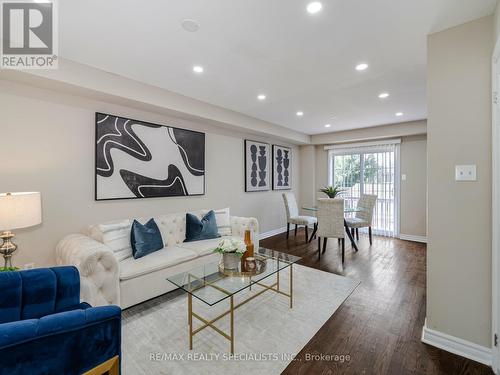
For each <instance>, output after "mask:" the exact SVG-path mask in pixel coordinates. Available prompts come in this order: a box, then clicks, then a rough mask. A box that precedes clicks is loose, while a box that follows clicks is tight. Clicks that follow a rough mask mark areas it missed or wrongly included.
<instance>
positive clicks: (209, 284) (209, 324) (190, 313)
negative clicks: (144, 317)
mask: <svg viewBox="0 0 500 375" xmlns="http://www.w3.org/2000/svg"><path fill="white" fill-rule="evenodd" d="M277 262H278V267H277V268H278V270H277V272H275V273H276V282H275V283H274V284H272V285H265V284H262V283H261V282H254V283H253V284H252V278H251V276H247V277H249V278H250V283H249V285H248V287H247V288H248V289H249V290H252V285H258V286H261V287H263V288H264V289H263V290H261V291H259V292H258V293H256V294H254V295H252V296H250V297H249V298H247V299H246V300H243V301H242V302H240V303H238V304H236V305H235V304H234V294H236V293H239V292H241V291H243V290H244V289H247V288H244V289H242V290H240V291H238V292H236V293H231V292H229V291H227V290H225V289H224V288H221V287H219V286H218V285H213V283H215V282H217V281H219V280H221V279H223V278H227V277H228V276H225V277H221V278H218V279H215V280H212V281H210V282H207V281H206V280H204V279H201V278H199V277H197V276H195V275H192V274H191V273H189V274H188V283H189V285H191V278H193V279H195V280H199V281H201V282H202V283H203V285H201V286H199V287H197V288H194V289H190V290H189V293H188V325H189V350H193V337H194V335H196V334H197V333H199V332H201V331H202V330H204V329H205V328H207V327H210V328H212V329H213V330H214V331H215V332H217V333H218V334H220V335H221V336H222V337H225V338H226V339H228V340H229V342H230V343H231V354H234V310H236V309H237V308H238V307H240V306H243V305H244V304H245V303H247V302H249V301H251V300H253V299H254V298H255V297H257V296H260V295H261V294H262V293H264V292H266V291H268V290H271V291H273V292H276V293H278V294H282V295H284V296H286V297H288V298H289V299H290V308H292V307H293V263H288V262H285V261H283V262H284V263H287V264H288V266H287V267H284V268H282V269H281V270H280V269H279V260H277ZM286 268H289V269H290V279H289V293H285V292H283V291H282V290H280V271H283V270H284V269H286ZM271 276H272V275H269V276H268V277H271ZM229 277H238V276H229ZM268 277H266V279H267V278H268ZM263 280H264V279H263ZM261 281H262V280H261ZM206 287H211V288H215V289H217V290H219V291H221V292H222V293H225V294H227V295H228V296H229V310H227V311H225V312H224V313H222V314H220V315H218V316H216V317H215V318H214V319H211V320H207V319H205V318H203V317H202V316H200V315H198V314H197V313H195V312H194V311H193V295H192V292H194V291H196V290H198V289H201V288H206ZM228 314H229V319H230V333H229V334H228V333H226V332H224V331H222V330H221V329H219V328H217V327H216V326H215V325H214V323H215V322H217V321H218V320H220V319H222V318H223V317H225V316H226V315H228ZM193 318H196V319H198V320H199V321H200V322H202V323H203V325H202V326H201V327H199V328H196V329H194V328H193Z"/></svg>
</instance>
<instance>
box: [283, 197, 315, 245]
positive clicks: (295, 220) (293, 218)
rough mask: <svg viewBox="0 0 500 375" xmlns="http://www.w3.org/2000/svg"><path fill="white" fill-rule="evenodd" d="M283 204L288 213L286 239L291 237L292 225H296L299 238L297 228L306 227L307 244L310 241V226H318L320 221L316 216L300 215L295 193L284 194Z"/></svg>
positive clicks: (295, 233)
mask: <svg viewBox="0 0 500 375" xmlns="http://www.w3.org/2000/svg"><path fill="white" fill-rule="evenodd" d="M283 202H284V203H285V211H286V238H288V237H289V235H290V224H295V232H294V235H295V236H297V226H299V225H304V226H305V232H306V243H307V241H308V239H309V231H308V229H309V225H311V224H312V225H314V226H316V225H317V222H318V220H317V219H316V218H315V217H314V216H303V215H299V208H298V206H297V200H296V199H295V195H294V194H293V193H283Z"/></svg>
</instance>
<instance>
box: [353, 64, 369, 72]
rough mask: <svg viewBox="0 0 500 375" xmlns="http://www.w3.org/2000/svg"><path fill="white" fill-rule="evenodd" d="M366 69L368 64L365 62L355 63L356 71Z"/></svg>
mask: <svg viewBox="0 0 500 375" xmlns="http://www.w3.org/2000/svg"><path fill="white" fill-rule="evenodd" d="M366 69H368V64H366V63H361V64H358V65H356V70H357V71H360V72H361V71H363V70H366Z"/></svg>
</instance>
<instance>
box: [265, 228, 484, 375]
mask: <svg viewBox="0 0 500 375" xmlns="http://www.w3.org/2000/svg"><path fill="white" fill-rule="evenodd" d="M261 246H264V247H268V248H270V249H275V250H278V251H283V252H285V253H289V254H293V255H297V256H301V257H302V258H303V259H302V260H301V261H300V262H299V264H302V265H305V266H308V267H313V268H316V269H320V270H323V271H327V272H332V273H335V274H337V275H343V276H347V277H350V278H353V279H356V280H359V281H361V285H360V286H359V287H358V288H357V290H356V291H355V292H354V293H353V294H352V295H351V297H349V299H348V300H347V301H346V302H345V303H344V304H343V305H342V306H341V307H340V308H339V309H338V310H337V311H336V312H335V314H334V315H332V317H331V318H330V319H329V320H328V321H327V322H326V323H325V324H324V325H323V327H322V328H321V329H320V330H319V331H318V332H317V333H316V335H315V336H314V337H313V338H312V339H311V340H310V341H309V342H308V343H307V345H306V346H305V347H304V348H303V349H302V351H301V352H300V353H299V355H298V357H297V360H295V361H293V362H291V363H290V365H289V366H288V367H287V368H286V369H285V371H284V372H283V374H301V375H302V374H307V375H309V374H322V375H325V374H447V375H448V374H478V375H479V374H481V375H482V374H493V372H492V371H491V369H490V368H489V367H487V366H484V365H482V364H480V363H477V362H474V361H471V360H468V359H465V358H462V357H459V356H456V355H454V354H451V353H447V352H445V351H443V350H440V349H437V348H434V347H431V346H428V345H425V344H423V343H422V342H421V341H420V336H421V334H422V327H423V325H424V319H425V304H426V289H425V288H426V246H425V244H421V243H417V242H409V241H402V240H398V239H391V238H385V237H376V236H375V237H374V241H373V245H372V246H370V244H369V241H368V237H367V236H365V235H362V234H361V233H360V241H359V252H357V253H356V252H354V251H353V249H352V248H351V246H350V244H349V243H348V242H346V254H345V264H344V267H342V263H341V253H340V249H339V247H338V245H337V241H335V240H330V241H328V246H327V250H326V253H325V254H322V255H321V260H318V253H317V241H312V242H311V243H310V244H306V243H305V241H304V232H303V230H299V232H298V233H297V237H294V236H293V232H292V233H291V235H290V238H289V239H288V240H287V239H286V236H285V234H281V235H277V236H274V237H271V238H268V239H265V240H262V241H261ZM308 354H337V355H339V356H340V355H344V356H346V355H349V356H350V360H349V361H343V362H341V361H340V360H339V361H325V360H320V361H315V360H310V361H307V360H306V355H308Z"/></svg>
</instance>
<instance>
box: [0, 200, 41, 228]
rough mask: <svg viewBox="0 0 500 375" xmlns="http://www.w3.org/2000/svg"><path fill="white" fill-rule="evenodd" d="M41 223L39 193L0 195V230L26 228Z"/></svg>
mask: <svg viewBox="0 0 500 375" xmlns="http://www.w3.org/2000/svg"><path fill="white" fill-rule="evenodd" d="M41 222H42V203H41V197H40V193H2V194H0V230H12V229H18V228H27V227H31V226H33V225H37V224H40V223H41Z"/></svg>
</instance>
